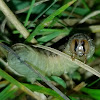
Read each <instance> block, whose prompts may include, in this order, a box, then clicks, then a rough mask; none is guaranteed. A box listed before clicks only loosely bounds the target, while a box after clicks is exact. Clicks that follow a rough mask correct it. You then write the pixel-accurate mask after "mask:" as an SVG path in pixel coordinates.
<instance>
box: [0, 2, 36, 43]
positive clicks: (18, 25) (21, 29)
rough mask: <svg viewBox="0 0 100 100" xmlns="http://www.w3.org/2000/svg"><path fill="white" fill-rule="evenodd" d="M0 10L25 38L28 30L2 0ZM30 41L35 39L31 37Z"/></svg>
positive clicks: (34, 41) (33, 41)
mask: <svg viewBox="0 0 100 100" xmlns="http://www.w3.org/2000/svg"><path fill="white" fill-rule="evenodd" d="M0 10H1V11H2V12H3V13H4V15H5V16H6V17H7V19H8V20H9V21H10V22H11V23H12V24H13V25H14V26H15V28H16V29H17V30H18V31H19V32H20V33H21V34H22V35H23V37H24V38H25V39H26V38H27V37H28V36H29V32H28V31H27V30H26V28H25V27H24V26H23V24H22V23H20V22H19V20H18V19H17V18H16V16H15V15H14V14H13V12H12V11H11V10H10V9H9V7H8V6H7V5H6V4H5V2H4V1H3V0H0ZM31 42H32V43H36V40H35V39H34V38H33V39H32V41H31Z"/></svg>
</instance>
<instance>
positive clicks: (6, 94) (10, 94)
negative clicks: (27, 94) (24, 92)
mask: <svg viewBox="0 0 100 100" xmlns="http://www.w3.org/2000/svg"><path fill="white" fill-rule="evenodd" d="M17 90H18V87H17V86H15V85H12V84H10V85H8V86H7V87H6V88H5V89H4V90H3V91H2V92H0V100H8V98H9V99H11V98H14V97H15V95H14V93H15V92H16V91H17Z"/></svg>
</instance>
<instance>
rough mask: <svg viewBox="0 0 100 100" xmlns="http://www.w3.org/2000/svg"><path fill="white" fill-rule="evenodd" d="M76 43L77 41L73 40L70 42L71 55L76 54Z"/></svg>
mask: <svg viewBox="0 0 100 100" xmlns="http://www.w3.org/2000/svg"><path fill="white" fill-rule="evenodd" d="M78 43H79V41H78V39H73V40H72V42H71V45H70V50H71V52H72V53H73V54H75V53H76V48H77V45H78Z"/></svg>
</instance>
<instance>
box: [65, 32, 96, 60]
mask: <svg viewBox="0 0 100 100" xmlns="http://www.w3.org/2000/svg"><path fill="white" fill-rule="evenodd" d="M94 51H95V46H94V44H93V41H92V39H91V38H90V37H89V36H88V35H87V34H82V33H77V34H74V35H73V36H72V37H70V38H69V40H68V43H67V46H66V47H65V50H64V52H65V53H67V54H69V55H71V56H72V60H74V59H75V58H77V59H80V60H81V61H84V62H86V60H87V59H89V58H90V57H91V56H92V55H93V54H94Z"/></svg>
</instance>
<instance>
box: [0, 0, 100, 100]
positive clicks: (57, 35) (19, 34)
mask: <svg viewBox="0 0 100 100" xmlns="http://www.w3.org/2000/svg"><path fill="white" fill-rule="evenodd" d="M99 9H100V1H99V0H0V42H2V43H4V44H6V45H8V46H9V47H11V46H12V45H13V44H15V43H25V44H40V45H41V44H42V45H46V46H51V47H54V48H58V44H59V46H60V45H63V43H64V42H65V40H66V39H68V38H70V36H71V35H72V34H75V33H86V34H88V35H89V36H90V37H91V38H92V39H93V41H94V44H95V47H96V49H95V53H94V55H93V57H91V58H90V59H89V60H88V61H87V63H86V64H87V65H89V66H91V67H93V68H94V69H96V70H97V71H100V68H99V66H100V59H99V57H100V35H99V34H100V10H99ZM76 63H78V65H79V66H85V67H86V66H87V65H86V64H83V63H80V62H77V61H76ZM82 64H83V65H82ZM8 66H9V65H8V64H7V59H6V56H5V53H4V52H2V51H0V100H34V99H33V98H37V99H38V100H40V99H41V100H64V99H63V98H62V97H61V96H60V95H59V94H57V93H56V92H55V91H54V90H52V89H50V88H49V87H48V86H47V85H46V84H45V83H44V82H43V81H42V80H41V79H38V80H37V81H36V82H35V83H31V82H29V80H26V78H23V77H21V76H18V75H15V74H14V73H12V72H10V71H9V70H8V69H7V67H8ZM87 67H88V66H87ZM85 69H86V68H85ZM85 69H83V68H79V69H78V70H76V71H75V72H74V74H73V75H72V74H70V75H67V74H64V75H62V76H60V77H58V76H51V77H47V80H49V81H50V82H51V83H52V84H54V85H55V86H56V87H57V88H58V89H59V90H60V91H62V93H63V94H65V95H66V96H69V98H70V99H71V100H100V90H99V88H100V85H99V84H100V79H99V78H98V77H97V76H99V73H97V74H98V75H97V74H95V75H97V76H95V75H93V74H94V73H93V74H91V73H90V72H88V71H86V70H85ZM37 92H39V93H42V96H43V97H44V98H45V99H43V97H42V96H41V94H38V95H39V96H38V95H37Z"/></svg>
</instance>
